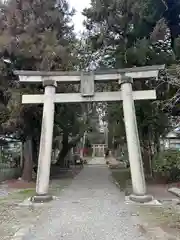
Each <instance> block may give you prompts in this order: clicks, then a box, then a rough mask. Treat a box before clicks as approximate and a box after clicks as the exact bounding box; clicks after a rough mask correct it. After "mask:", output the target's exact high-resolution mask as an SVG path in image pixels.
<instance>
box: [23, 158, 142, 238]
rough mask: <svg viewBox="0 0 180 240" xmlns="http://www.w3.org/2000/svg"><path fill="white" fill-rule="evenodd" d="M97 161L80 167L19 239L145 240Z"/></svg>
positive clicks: (122, 198) (109, 177) (109, 178)
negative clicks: (54, 199) (72, 178)
mask: <svg viewBox="0 0 180 240" xmlns="http://www.w3.org/2000/svg"><path fill="white" fill-rule="evenodd" d="M101 160H102V159H101ZM99 161H100V159H94V160H93V161H91V164H92V165H89V166H85V167H84V169H83V170H82V171H81V172H80V174H79V175H78V176H77V177H76V178H75V179H74V180H73V183H72V184H71V185H70V186H69V187H68V188H67V189H65V190H64V191H63V192H62V193H61V195H60V197H59V199H58V200H56V201H54V202H53V203H52V205H51V207H50V208H49V210H48V212H44V213H43V214H42V215H41V217H40V218H39V220H38V221H37V224H36V225H35V226H33V227H32V228H31V229H30V231H29V232H28V233H27V234H26V235H25V236H24V237H23V238H22V239H23V240H45V239H46V240H60V239H61V240H62V239H63V240H76V239H77V240H101V239H102V240H145V239H146V240H147V238H146V237H145V236H144V235H143V234H144V233H142V232H141V231H140V230H139V228H138V226H136V224H135V223H134V221H133V219H132V214H131V210H130V207H129V206H128V205H126V204H125V203H124V198H125V196H124V193H122V192H120V191H119V189H118V188H117V187H116V186H115V185H114V184H113V181H112V178H111V174H110V171H109V169H108V168H107V166H105V163H104V165H103V164H102V165H101V166H100V165H99ZM100 162H101V161H100ZM93 164H94V165H93ZM96 164H98V165H96Z"/></svg>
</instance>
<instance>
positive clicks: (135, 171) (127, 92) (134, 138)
mask: <svg viewBox="0 0 180 240" xmlns="http://www.w3.org/2000/svg"><path fill="white" fill-rule="evenodd" d="M132 83H133V80H132V78H129V77H125V76H123V77H122V79H121V80H120V84H121V91H122V100H123V112H124V122H125V128H126V137H127V144H128V154H129V162H130V169H131V179H132V186H133V194H131V195H130V196H129V198H130V200H132V201H137V202H143V203H144V202H149V201H151V200H152V199H153V197H152V196H151V195H146V183H145V177H144V169H143V163H142V156H141V150H140V143H139V135H138V129H137V121H136V115H135V107H134V99H133V95H132Z"/></svg>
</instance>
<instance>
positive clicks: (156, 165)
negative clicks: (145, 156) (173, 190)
mask: <svg viewBox="0 0 180 240" xmlns="http://www.w3.org/2000/svg"><path fill="white" fill-rule="evenodd" d="M153 171H154V173H156V174H158V175H159V176H162V177H167V180H168V181H177V180H180V151H178V150H167V151H163V152H160V153H158V154H157V155H155V156H154V161H153Z"/></svg>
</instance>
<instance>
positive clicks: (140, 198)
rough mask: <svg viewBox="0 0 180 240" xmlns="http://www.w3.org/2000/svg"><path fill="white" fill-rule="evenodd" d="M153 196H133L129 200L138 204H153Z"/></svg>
mask: <svg viewBox="0 0 180 240" xmlns="http://www.w3.org/2000/svg"><path fill="white" fill-rule="evenodd" d="M153 199H154V198H153V196H151V195H142V196H139V195H135V194H131V195H130V196H129V200H131V201H133V202H137V203H148V202H151V201H152V200H153Z"/></svg>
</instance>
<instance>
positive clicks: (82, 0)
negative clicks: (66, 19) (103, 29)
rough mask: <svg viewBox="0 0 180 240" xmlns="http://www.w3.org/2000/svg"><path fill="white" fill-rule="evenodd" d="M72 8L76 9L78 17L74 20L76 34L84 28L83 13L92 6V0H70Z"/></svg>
mask: <svg viewBox="0 0 180 240" xmlns="http://www.w3.org/2000/svg"><path fill="white" fill-rule="evenodd" d="M69 3H70V6H71V7H74V8H75V9H76V15H75V16H74V18H73V22H74V25H75V26H74V27H75V32H76V33H79V32H80V31H81V30H82V28H83V25H82V23H83V20H84V18H83V16H82V14H81V12H82V11H83V9H84V8H86V7H88V6H89V4H90V0H69Z"/></svg>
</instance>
